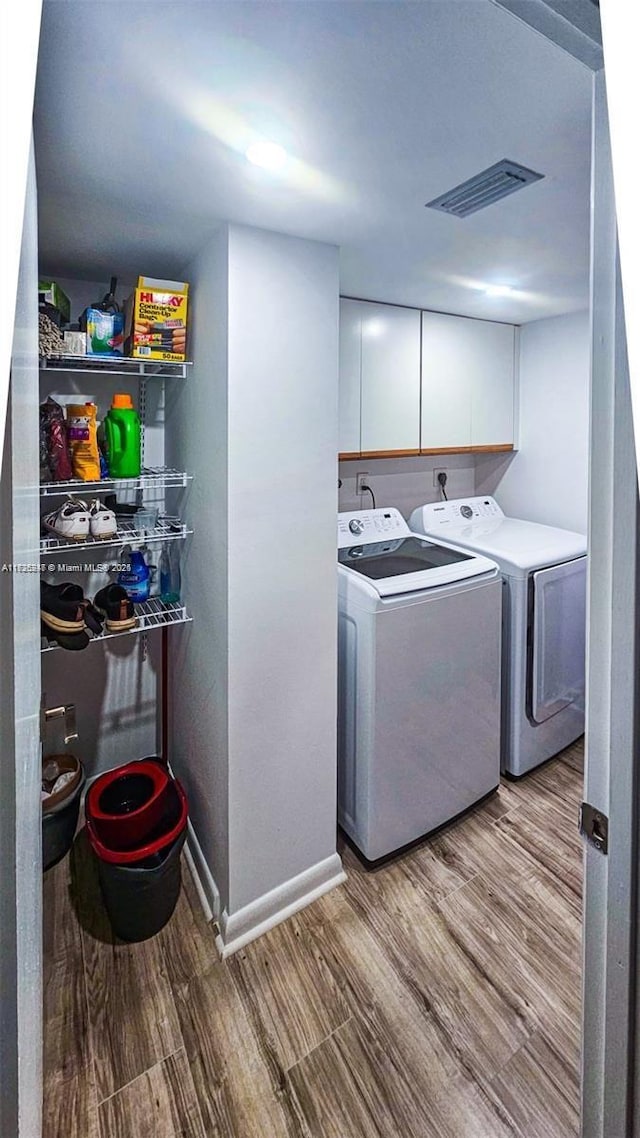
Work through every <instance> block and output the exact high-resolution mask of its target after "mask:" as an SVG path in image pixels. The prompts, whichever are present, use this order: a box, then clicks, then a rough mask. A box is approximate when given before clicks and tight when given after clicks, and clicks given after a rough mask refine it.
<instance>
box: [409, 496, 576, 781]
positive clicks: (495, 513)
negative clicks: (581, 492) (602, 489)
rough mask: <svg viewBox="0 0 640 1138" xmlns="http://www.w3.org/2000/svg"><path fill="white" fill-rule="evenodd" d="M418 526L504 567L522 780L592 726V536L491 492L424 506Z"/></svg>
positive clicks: (511, 756) (507, 748)
mask: <svg viewBox="0 0 640 1138" xmlns="http://www.w3.org/2000/svg"><path fill="white" fill-rule="evenodd" d="M409 524H410V526H411V528H412V529H414V530H416V531H417V532H418V533H425V534H429V535H431V536H432V537H433V538H437V539H438V540H440V539H446V540H447V541H452V542H455V543H456V544H457V545H460V546H462V547H463V548H465V549H469V550H474V551H477V552H479V553H483V554H484V555H485V556H487V557H491V558H493V559H494V560H495V561H497V563H498V565H499V566H500V570H501V573H502V577H503V581H504V604H503V623H504V639H503V649H502V666H503V692H502V769H503V770H504V771H505V773H506V774H508V775H511V776H512V777H514V778H518V777H519V776H520V775H523V774H526V772H527V771H530V770H531V769H532V768H533V767H536V766H538V765H539V764H540V763H542V762H544V761H545V760H546V759H549V758H551V757H552V755H556V754H557V753H558V751H561V750H562V749H563V747H567V746H568V745H569V744H570V743H573V742H574V740H575V739H577V738H578V737H579V736H580V735H582V733H583V731H584V691H585V624H586V569H587V558H586V553H587V539H586V537H585V536H584V534H581V533H574V532H573V531H571V530H564V529H556V528H555V527H552V526H545V525H540V524H538V523H536V522H526V521H521V520H520V519H517V518H507V517H505V515H504V513H503V512H502V510H501V509H500V506H499V505H498V503H497V502H496V501H495V499H494V498H491V497H482V496H480V497H474V498H464V499H463V498H460V499H456V500H455V501H454V500H452V501H449V502H436V503H429V504H428V505H426V506H421V507H420V508H419V509H417V510H414V511H413V513H412V515H411V519H410V523H409Z"/></svg>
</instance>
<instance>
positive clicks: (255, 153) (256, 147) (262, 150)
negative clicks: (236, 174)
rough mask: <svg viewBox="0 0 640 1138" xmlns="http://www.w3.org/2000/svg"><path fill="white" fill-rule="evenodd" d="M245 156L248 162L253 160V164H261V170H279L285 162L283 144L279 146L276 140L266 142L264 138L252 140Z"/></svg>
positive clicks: (286, 156) (285, 154)
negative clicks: (256, 140)
mask: <svg viewBox="0 0 640 1138" xmlns="http://www.w3.org/2000/svg"><path fill="white" fill-rule="evenodd" d="M245 157H246V158H247V159H248V160H249V162H253V165H254V166H261V167H262V169H263V170H272V171H276V170H281V169H282V167H283V166H285V165H286V162H287V158H288V155H287V152H286V150H285V148H284V146H280V145H279V143H277V142H268V141H267V140H266V139H259V140H258V142H252V143H251V146H249V147H247V150H246V151H245Z"/></svg>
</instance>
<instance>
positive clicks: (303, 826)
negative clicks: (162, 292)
mask: <svg viewBox="0 0 640 1138" xmlns="http://www.w3.org/2000/svg"><path fill="white" fill-rule="evenodd" d="M185 279H188V280H189V281H190V287H191V293H192V310H191V311H192V315H191V321H192V325H191V346H192V350H193V358H194V367H193V369H192V374H191V375H190V376H189V378H188V380H187V381H186V384H185V386H184V390H182V391H179V390H176V389H174V391H173V394H172V399H171V400H169V398H168V400H167V448H168V449H167V457H168V461H169V462H170V463H172V464H173V463H180V464H181V465H182V464H184V467H185V469H187V470H190V471H191V472H193V474H194V482H193V486H192V490H191V493H190V504H189V508H188V517H189V521H190V522H191V523H192V524H193V528H194V535H193V538H192V540H191V542H190V545H189V548H188V550H187V553H186V557H185V565H184V585H185V590H184V591H185V599H186V601H187V604H188V605H189V606H190V608H191V611H192V613H193V617H194V621H193V624H192V625H191V626H190V627H188V628H186V629H184V630H183V631H182V632H178V633H174V635H172V636H171V637H170V655H171V661H170V662H171V672H172V681H171V707H172V717H171V718H172V726H171V737H172V748H171V760H172V763H173V765H174V768H175V769H176V772H177V773H178V774H179V775H180V777H181V778H183V779H184V782H185V784H186V787H187V792H188V794H189V796H190V800H191V809H192V819H193V824H194V829H195V832H196V834H197V838H198V841H199V844H200V847H201V851H202V859H203V863H204V868H205V876H206V875H207V874H208V873H210V875H211V877H212V878H213V881H214V882H215V885H216V886H217V889H218V890H219V893H220V919H219V923H220V930H221V941H220V948H221V951H222V953H223V954H225V955H226V954H228V953H229V952H231V951H235V949H237V948H239V947H240V946H241V944H243V943H246V941H247V940H250V939H252V937H254V936H255V935H257V934H258V933H259V932H262V931H264V930H265V929H266V928H268V927H270V925H272V924H275V923H277V921H278V920H281V919H282V918H283V917H284V916H286V915H288V913H289V912H291V911H293V910H294V909H295V908H296V907H300V906H301V905H302V904H305V903H307V901H309V900H311V899H312V897H313V896H317V895H319V893H320V892H323V891H324V890H326V889H327V888H330V887H331V886H332V885H334V884H337V883H338V881H339V880H341V879H342V870H341V863H340V858H339V857H338V855H337V853H336V686H337V683H336V669H337V648H336V623H337V622H336V606H337V600H336V572H335V525H336V520H335V519H336V505H337V502H336V498H337V494H336V484H337V462H336V454H337V447H338V292H339V289H338V250H337V249H336V248H335V247H333V246H329V245H324V244H320V243H317V242H313V241H304V240H300V239H298V238H293V237H287V236H284V235H282V234H276V233H271V232H267V231H265V230H258V229H252V228H247V227H242V226H235V225H231V226H228V227H224V228H223V229H222V230H220V231H219V232H218V234H216V235H215V236H214V238H213V240H212V242H211V243H210V245H209V246H207V248H205V249H204V250H203V251H202V253H201V254H200V256H199V257H198V258H197V260H196V261H195V262H194V263H193V264H192V265H191V266H189V268H188V269H187V270H186V272H185ZM197 860H198V859H197V857H196V861H197ZM200 868H201V869H202V868H203V866H202V864H201V866H200ZM210 900H215V898H211V897H210Z"/></svg>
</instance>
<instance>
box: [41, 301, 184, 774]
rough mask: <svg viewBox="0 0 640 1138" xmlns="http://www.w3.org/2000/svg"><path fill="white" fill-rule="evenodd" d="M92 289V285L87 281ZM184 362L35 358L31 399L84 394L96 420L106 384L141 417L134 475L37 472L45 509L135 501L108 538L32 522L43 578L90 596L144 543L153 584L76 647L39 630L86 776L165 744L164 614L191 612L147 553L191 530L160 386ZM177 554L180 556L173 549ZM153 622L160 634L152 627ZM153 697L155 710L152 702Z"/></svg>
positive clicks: (169, 619) (49, 692)
mask: <svg viewBox="0 0 640 1138" xmlns="http://www.w3.org/2000/svg"><path fill="white" fill-rule="evenodd" d="M86 288H87V290H88V291H87V293H86V294H85V295H87V296H90V295H91V292H90V290H91V286H90V285H87V286H86ZM190 367H191V365H190V363H189V362H184V363H182V362H181V363H175V362H172V361H162V362H160V361H156V360H154V361H145V360H143V359H128V358H126V357H116V356H113V357H106V356H105V357H93V356H88V355H84V356H76V357H68V356H64V357H63V356H57V357H48V358H47V357H43V358H42V359H41V360H40V401H41V402H42V401H43V400H44V399H46V398H47V396H48V395H52V396H53V398H54V399H56V401H57V402H59V403H61V404H62V405H63V406H64V405H65V404H68V403H70V402H72V403H79V402H80V403H82V402H85V401H91V402H93V403H95V404H96V405H97V407H98V419H99V420H101V419H103V417H104V415H105V414H106V412H107V409H108V408H109V406H110V404H111V401H112V396H113V393H114V392H122V393H126V394H128V395H130V397H131V400H132V403H133V406H134V407H135V408H137V410H138V412H139V416H140V420H141V448H140V449H141V471H140V474H139V476H137V477H133V478H113V477H108V478H103V479H101V480H100V481H83V480H80V479H77V478H72V479H69V480H65V481H43V482H41V485H40V512H41V515H42V516H44V515H46V514H47V513H48V511H50V510H52V509H55V508H56V507H57V506H58V505H59V504H60V503H61V502H62V501H63V500H64V498H65V497H66V496H67V495H69V496H71V497H73V498H79V499H81V500H82V501H87V502H88V501H90V500H91V499H93V498H98V499H100V500H102V501H104V500H105V498H107V497H108V496H109V495H113V494H115V495H116V498H117V502H118V504H119V505H121V504H124V505H125V506H127V505H128V506H130V507H134V506H139V507H144V510H143V511H138V512H137V513H132V514H131V515H130V516H129V517H127V516H125V515H121V516H120V515H117V518H116V520H117V533H116V534H115V535H114V536H113V538H109V539H107V540H103V539H99V538H95V537H92V536H91V535H89V536H87V537H86V538H85V539H82V540H80V541H78V540H75V541H73V542H71V541H68V540H66V539H65V538H64V537H60V536H58V535H57V534H53V533H51V532H49V531H46V530H44V529H43V530H42V536H41V538H40V548H39V556H40V564H41V579H42V580H45V581H49V582H51V583H54V584H59V583H61V582H62V581H73V582H75V583H77V584H80V585H81V586H82V588H83V592H84V595H85V597H87V598H89V599H91V598H93V597H94V596H95V595H96V593H97V592H98V590H100V589H101V588H103V587H104V586H105V585H106V584H107V583H109V582H113V581H116V580H117V574H118V571H119V569H120V568H121V567H122V565H123V564H124V563H125V562H124V560H123V555H122V551H123V549H125V548H127V547H128V548H130V549H132V550H136V549H141V548H143V549H145V548H146V549H147V550H148V551H149V557H148V560H149V561H150V562H151V563H152V564H154V565H155V575H154V576H155V580H153V581H152V586H151V588H152V595H151V596H150V597H149V599H148V600H146V601H143V602H141V603H137V604H136V605H135V615H136V618H137V623H136V626H135V627H134V628H132V629H129V630H128V631H123V632H110V631H108V630H107V629H106V628H105V630H104V631H103V632H102V634H101V635H99V636H93V637H92V639H91V642H90V643H89V644H88V645H87V647H86V648H85V649H84V650H83V651H81V652H69V651H65V650H64V649H61V648H60V647H59V645H58V644H57V643H56V641H55V640H52V639H48V638H47V637H46V636H44V635H43V637H42V640H41V652H42V692H43V705H44V706H54V705H58V704H69V703H73V704H75V706H76V708H77V729H78V736H79V739H78V743H77V750H78V753H79V755H80V756H81V757H82V759H83V762H84V763H85V767H86V771H87V775H88V777H89V778H91V777H92V776H94V775H96V774H98V773H101V772H102V771H103V770H106V769H108V768H109V767H111V766H115V765H119V764H121V763H125V762H127V761H129V760H131V759H133V758H141V757H143V756H144V755H148V754H160V753H162V750H163V747H164V746H165V744H166V739H165V738H163V735H164V733H165V732H164V731H163V726H166V706H164V701H165V700H166V679H167V677H166V666H167V665H166V660H167V652H166V642H165V637H166V634H167V630H168V629H169V628H170V627H171V626H172V625H178V624H185V623H187V622H189V621H190V620H191V616H190V614H189V611H188V608H187V605H186V603H185V600H184V596H183V595H182V594H181V595H180V598H179V599H177V600H169V601H167V600H161V599H160V597H159V596H158V595H153V593H154V592H156V593H157V591H158V588H159V583H158V577H159V567H158V562H159V558H160V554H161V551H162V550H163V549H166V550H171V547H172V546H173V545H174V544H178V545H179V546H180V550H181V555H182V553H183V550H184V547H185V543H186V541H187V539H188V538H190V536H191V533H192V530H191V529H190V528H189V527H188V526H187V525H186V523H185V522H184V520H183V516H182V514H183V509H184V503H185V496H186V494H187V493H188V490H189V486H190V482H191V475H190V474H189V472H188V471H183V470H177V469H173V468H171V467H169V466H167V465H166V463H165V461H164V456H165V438H164V407H165V398H166V389H167V385H179V384H184V383H187V382H188V377H189V372H190ZM181 559H182V558H181ZM158 632H159V633H160V635H158ZM163 707H164V710H163ZM55 740H56V728H55V725H52V727H51V728H48V729H47V738H46V739H43V744H44V749H45V753H46V751H48V750H50V749H51V747H52V746H54V745H55Z"/></svg>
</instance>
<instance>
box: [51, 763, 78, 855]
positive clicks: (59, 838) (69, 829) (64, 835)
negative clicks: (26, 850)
mask: <svg viewBox="0 0 640 1138" xmlns="http://www.w3.org/2000/svg"><path fill="white" fill-rule="evenodd" d="M79 766H80V779H79V781H78V782H77V783H76V785H75V786H74V789H73V791H72V793H71V794H70V795H69V796H68V797H66V798H65V799H64V800H63V801H62V802H61V804H60V805H58V806H54V807H53V808H52V809H49V810H45V808H44V807H43V809H42V869H43V871H44V870H47V869H51V868H52V867H53V866H54V865H57V864H58V862H59V861H62V859H63V857H64V856H65V854H67V853H68V852H69V850H70V849H71V846H72V845H73V839H74V837H75V834H76V827H77V825H78V815H79V813H80V799H81V798H82V790H83V788H84V784H85V773H84V770H83V768H82V764H81V763H80V764H79Z"/></svg>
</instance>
